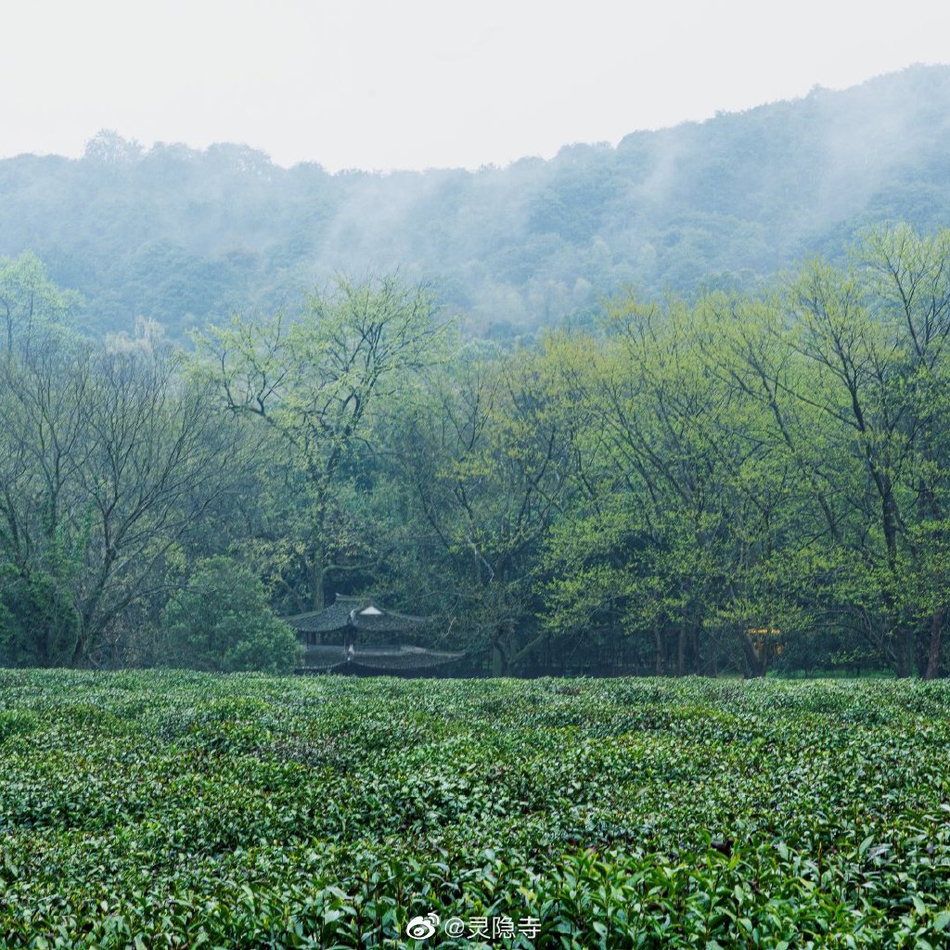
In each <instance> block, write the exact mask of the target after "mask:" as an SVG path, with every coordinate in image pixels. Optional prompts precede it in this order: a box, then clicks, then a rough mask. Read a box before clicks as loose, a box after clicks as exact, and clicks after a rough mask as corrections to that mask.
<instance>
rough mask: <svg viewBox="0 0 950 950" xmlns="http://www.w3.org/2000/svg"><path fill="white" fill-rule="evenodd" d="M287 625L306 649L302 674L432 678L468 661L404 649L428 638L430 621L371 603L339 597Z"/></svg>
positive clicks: (451, 655)
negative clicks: (419, 637) (416, 637)
mask: <svg viewBox="0 0 950 950" xmlns="http://www.w3.org/2000/svg"><path fill="white" fill-rule="evenodd" d="M284 620H285V621H286V623H288V624H290V626H291V627H293V628H294V629H295V630H296V631H297V636H298V637H299V639H300V643H301V645H302V646H303V648H304V658H303V664H302V666H301V667H300V670H299V672H302V673H308V672H309V673H322V672H327V673H344V674H347V675H351V676H430V675H432V674H434V673H436V672H438V671H439V670H440V668H442V667H447V666H448V665H449V664H452V663H455V662H456V661H458V660H460V659H461V658H462V657H463V656H464V655H465V654H464V653H450V652H446V651H442V650H429V649H426V648H425V647H417V646H412V645H409V644H406V643H404V642H403V639H404V638H405V637H407V636H411V635H413V634H417V633H422V632H424V630H425V627H426V625H427V624H428V622H429V621H428V618H426V617H416V616H413V615H411V614H402V613H397V612H396V611H394V610H385V609H384V608H382V607H379V606H377V605H376V604H375V603H374V602H373V600H372V599H370V598H368V597H346V596H344V595H342V594H337V595H336V600H335V601H334V602H333V603H332V604H331V605H330V606H329V607H326V608H325V609H323V610H316V611H313V612H311V613H305V614H297V615H296V616H293V617H285V618H284Z"/></svg>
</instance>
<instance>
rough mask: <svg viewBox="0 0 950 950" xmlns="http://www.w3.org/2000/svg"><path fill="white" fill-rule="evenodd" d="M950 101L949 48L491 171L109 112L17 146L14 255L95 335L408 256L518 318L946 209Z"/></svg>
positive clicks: (239, 302) (789, 254)
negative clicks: (331, 165)
mask: <svg viewBox="0 0 950 950" xmlns="http://www.w3.org/2000/svg"><path fill="white" fill-rule="evenodd" d="M948 117H950V67H945V66H931V67H913V68H910V69H907V70H904V71H903V72H900V73H896V74H893V75H889V76H885V77H881V78H878V79H875V80H872V81H870V82H867V83H865V84H864V85H862V86H859V87H856V88H853V89H849V90H847V91H844V92H830V91H827V90H823V89H815V90H814V91H813V92H812V93H811V94H810V95H808V96H807V97H805V98H804V99H801V100H797V101H793V102H781V103H775V104H772V105H767V106H762V107H760V108H756V109H752V110H750V111H748V112H744V113H741V114H723V115H720V116H717V117H716V118H714V119H711V120H709V121H706V122H702V123H687V124H683V125H680V126H677V127H675V128H671V129H666V130H663V131H658V132H637V133H634V134H631V135H629V136H627V137H626V138H625V139H624V140H623V141H621V142H620V143H619V145H618V146H617V147H616V148H614V147H611V146H608V145H573V146H568V147H565V148H564V149H563V150H562V151H561V152H560V154H559V155H558V156H557V157H556V158H554V159H553V160H551V161H542V160H541V159H533V158H526V159H523V160H521V161H519V162H515V163H514V164H512V165H510V166H508V167H506V168H494V167H488V168H483V169H481V170H479V171H477V172H474V173H472V172H467V171H463V170H458V169H456V170H451V169H441V170H439V169H433V170H430V171H426V172H422V173H416V172H412V173H410V172H394V173H391V174H385V175H381V174H371V173H366V172H359V171H353V172H344V173H340V174H335V175H330V174H328V173H326V172H325V171H324V170H323V169H322V168H321V167H320V166H319V165H315V164H301V165H297V166H294V167H293V168H289V169H285V168H281V167H278V166H276V165H274V164H272V163H271V161H270V160H269V159H268V157H267V156H266V155H265V154H263V153H261V152H256V151H253V150H251V149H249V148H247V147H244V146H240V145H215V146H212V147H211V148H208V149H207V150H205V151H195V150H192V149H190V148H187V147H185V146H183V145H176V144H158V145H155V146H153V147H151V148H149V149H147V150H146V149H144V148H141V147H139V146H138V145H137V144H136V143H134V142H129V141H125V140H123V139H122V138H121V137H120V136H119V135H117V134H116V133H107V132H106V133H100V134H99V135H98V136H96V137H95V138H94V139H92V140H91V141H90V143H89V145H88V148H87V150H86V154H85V156H84V157H83V158H82V159H81V160H69V159H65V158H59V157H55V156H46V157H37V156H31V155H22V156H19V157H18V158H13V159H6V160H3V161H0V219H2V224H3V226H2V228H0V255H3V256H6V257H11V258H16V257H18V256H19V255H20V254H22V253H24V252H27V251H31V252H33V253H34V254H36V255H37V257H38V258H39V259H40V260H41V261H42V262H43V263H44V264H45V265H46V267H47V268H48V272H49V275H50V277H51V279H52V280H53V281H54V282H55V283H56V284H58V285H59V286H61V287H69V288H71V289H73V290H75V291H77V292H78V293H79V294H80V295H81V296H82V298H83V299H84V301H85V307H84V310H83V312H82V315H81V324H82V325H83V326H85V327H87V328H89V329H91V330H92V331H93V332H94V333H96V334H98V335H103V334H105V333H107V332H113V333H114V332H131V331H132V328H133V326H134V324H135V321H136V319H138V318H143V319H145V320H155V321H158V322H159V323H161V324H162V325H163V326H164V327H165V329H166V331H167V333H168V335H169V336H170V337H172V338H173V339H183V338H184V336H185V331H186V330H188V329H190V328H192V327H196V326H197V327H201V326H204V325H205V324H206V323H208V322H219V323H220V322H222V321H225V320H226V319H227V318H228V317H229V316H230V315H231V313H233V312H235V311H241V312H249V311H251V310H255V309H256V310H260V311H261V312H273V311H275V310H276V309H279V308H282V307H283V308H286V307H293V306H297V305H298V304H299V301H301V300H302V299H303V298H304V294H305V293H306V291H308V290H309V289H311V288H312V287H314V286H324V285H325V284H326V282H327V281H328V280H329V279H331V278H332V277H333V275H335V274H338V273H348V274H352V275H355V276H357V277H365V276H369V275H371V274H380V273H391V272H393V271H395V270H396V269H398V270H399V272H400V273H401V275H402V276H403V277H404V278H405V279H407V280H409V281H411V282H415V281H425V282H429V283H431V284H432V285H433V287H434V288H435V290H436V292H437V295H438V298H439V300H440V302H441V303H442V304H444V305H445V306H446V307H448V308H449V309H450V310H452V311H454V312H456V313H458V314H460V315H463V317H464V318H465V320H466V323H467V325H468V326H469V328H470V329H471V330H472V331H473V332H475V333H476V334H478V335H486V334H491V335H495V336H499V337H504V336H507V335H519V334H524V333H526V332H528V333H532V332H534V331H535V330H536V328H537V327H539V326H542V325H545V324H551V323H557V322H561V321H563V320H565V319H571V320H572V321H573V322H574V323H575V324H577V323H581V324H582V323H583V322H584V321H585V320H587V319H588V318H589V317H590V315H591V314H592V313H593V312H595V311H596V310H597V309H598V306H599V301H600V300H602V299H603V298H604V297H607V296H610V295H612V294H614V293H617V292H618V291H620V290H622V289H623V288H624V287H626V286H630V285H634V286H637V287H638V288H639V289H640V291H641V292H642V293H644V294H645V295H647V296H657V295H661V294H663V293H665V292H667V291H668V290H673V291H676V292H680V293H693V292H694V291H695V289H696V288H697V287H700V286H704V287H707V288H715V287H719V288H725V289H754V288H755V287H756V286H757V285H758V284H759V283H760V282H761V281H763V280H767V279H769V278H770V277H771V275H773V274H775V273H776V272H778V271H781V270H782V269H784V268H786V267H789V266H792V265H794V263H795V262H796V261H798V260H800V259H802V258H803V257H804V256H807V254H809V253H813V252H814V251H816V250H818V251H820V252H822V253H823V254H824V255H825V256H826V257H829V258H834V257H836V256H837V255H840V253H841V248H842V247H843V246H844V245H845V244H846V243H847V242H848V241H850V240H851V239H852V238H853V237H854V236H855V235H856V234H857V233H858V232H859V231H860V229H861V228H862V227H863V226H865V225H866V224H868V223H870V222H875V221H881V220H895V221H896V220H901V221H907V222H909V223H911V224H913V225H915V226H917V227H919V228H922V229H924V230H932V229H933V228H934V227H937V226H940V225H941V224H943V223H945V222H946V221H947V218H948V211H950V207H948V206H950V196H948V192H947V181H948V179H950V159H948V158H947V156H948V155H950V148H948V138H950V118H948Z"/></svg>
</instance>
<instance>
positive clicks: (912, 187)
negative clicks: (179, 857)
mask: <svg viewBox="0 0 950 950" xmlns="http://www.w3.org/2000/svg"><path fill="white" fill-rule="evenodd" d="M948 99H950V69H948V68H943V67H940V68H938V67H931V68H926V69H925V68H915V69H910V70H906V71H905V72H903V73H900V74H897V75H894V76H890V77H884V78H882V79H879V80H875V81H873V82H871V83H867V84H865V85H864V86H862V87H859V88H857V89H854V90H850V91H848V92H845V93H829V92H824V91H821V90H816V91H815V92H813V93H812V94H811V95H809V96H808V97H807V98H805V99H803V100H801V101H798V102H793V103H782V104H777V105H773V106H765V107H762V108H760V109H756V110H752V111H751V112H749V113H746V114H743V115H735V116H720V117H718V118H716V119H714V120H711V121H709V122H707V123H703V124H701V125H685V126H680V127H678V128H676V129H671V130H667V131H665V132H660V133H642V134H636V135H633V136H630V137H628V138H627V139H625V140H624V141H623V142H622V143H621V144H620V146H619V147H617V148H616V149H614V148H610V147H606V146H603V147H600V146H573V147H570V148H566V149H564V150H563V151H562V152H561V154H560V155H559V156H558V157H557V158H556V159H555V160H553V161H551V162H542V161H540V160H524V161H522V162H518V163H515V164H514V165H512V166H511V167H509V168H506V169H484V170H482V171H479V172H477V173H468V172H464V171H432V172H426V173H421V174H399V173H397V174H392V175H386V176H379V175H369V174H365V173H352V174H341V175H335V176H331V175H328V174H326V173H324V172H323V171H322V170H321V169H320V168H319V167H317V166H296V167H295V168H292V169H286V170H285V169H280V168H277V167H275V166H273V165H272V164H271V163H270V162H269V161H268V160H267V158H266V156H263V155H261V154H260V153H256V152H253V151H250V150H248V149H245V148H242V147H238V146H215V147H213V148H210V149H208V150H207V151H205V152H200V153H199V152H194V151H191V150H189V149H187V148H184V147H183V146H155V147H153V148H151V149H149V150H147V151H146V150H143V149H141V148H139V147H138V146H137V145H135V143H130V142H126V141H124V140H122V139H121V138H120V137H118V136H117V135H114V134H111V133H103V134H100V135H99V136H97V137H96V138H95V139H93V140H92V141H91V142H90V145H89V148H88V150H87V154H86V156H85V158H83V159H82V160H80V161H68V160H65V159H59V158H36V157H30V156H21V157H20V158H17V159H11V160H7V161H5V162H0V209H2V213H3V216H4V223H5V227H4V229H3V230H2V233H0V242H2V243H0V250H2V251H3V253H4V254H6V255H7V256H5V257H3V258H2V259H0V663H3V664H6V665H39V666H58V665H74V666H87V665H92V666H117V665H134V664H142V665H154V664H158V665H167V664H172V665H184V666H188V665H194V666H199V667H202V668H215V669H245V668H248V667H253V666H254V665H255V663H256V662H257V661H256V660H255V659H254V658H255V657H258V658H259V659H260V663H259V664H258V665H259V666H260V667H261V668H266V669H270V670H281V669H289V668H290V667H292V665H293V661H294V657H293V650H292V643H291V640H290V639H289V632H288V630H287V628H286V627H285V626H284V625H282V624H280V623H277V622H275V621H274V619H273V615H276V616H288V615H292V614H297V613H300V612H302V611H305V610H316V609H319V608H321V607H322V606H323V605H324V604H325V603H329V602H331V601H332V598H333V596H334V595H335V594H337V593H343V594H369V593H372V594H373V595H374V596H375V597H377V598H379V599H380V600H381V601H383V602H385V603H386V605H387V606H388V607H391V608H393V609H396V610H403V611H406V612H409V613H412V614H421V615H425V616H427V617H430V618H433V621H434V622H433V623H432V624H430V625H429V626H427V627H426V628H425V631H424V632H422V633H420V634H419V637H420V641H419V642H420V645H426V646H433V647H438V648H443V649H451V650H458V651H464V652H465V660H464V664H463V668H464V669H465V670H466V671H468V672H473V673H493V674H496V675H508V674H514V675H523V674H528V675H530V674H536V673H568V674H574V673H610V672H618V671H622V672H636V673H651V674H658V675H666V674H677V675H683V674H688V673H698V674H706V675H715V674H717V673H720V672H727V671H728V672H735V671H737V672H740V673H742V674H744V675H746V676H761V675H764V674H765V673H767V672H769V671H772V670H780V671H786V672H796V671H804V672H814V671H818V670H836V669H846V670H854V669H868V670H870V669H874V670H889V671H891V672H893V673H895V674H897V675H900V676H909V675H913V674H918V675H921V676H923V677H925V678H934V677H936V676H939V675H942V674H943V673H944V672H945V671H946V669H947V661H948V656H947V652H948V647H947V644H946V638H945V637H944V636H943V634H944V629H945V626H946V622H947V616H948V610H950V603H948V601H947V596H948V595H947V590H948V589H950V549H948V548H950V521H948V514H947V511H948V504H950V497H948V491H950V436H948V432H950V402H948V396H947V393H948V392H950V386H948V383H950V231H948V230H946V229H945V228H943V227H942V225H944V224H946V222H947V220H948V218H947V214H946V211H947V203H948V201H950V195H948V194H947V185H946V182H947V181H948V180H950V177H948V175H947V172H948V171H950V166H948V165H947V161H948V160H947V158H946V155H947V154H950V152H948V150H947V148H946V144H947V142H946V139H947V130H946V126H947V122H948V120H947V119H946V118H945V117H946V116H947V115H950V110H948V109H947V106H948V105H950V101H948ZM897 222H900V223H897ZM242 604H243V605H244V606H243V607H241V606H240V605H242ZM229 611H230V612H229ZM241 611H244V613H246V614H247V616H246V618H245V619H244V620H242V616H243V614H242V613H241ZM219 613H220V616H219ZM242 638H243V639H242Z"/></svg>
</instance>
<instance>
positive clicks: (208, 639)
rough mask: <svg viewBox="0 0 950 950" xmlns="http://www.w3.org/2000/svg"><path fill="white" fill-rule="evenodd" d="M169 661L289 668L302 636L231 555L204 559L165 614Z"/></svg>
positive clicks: (207, 666)
mask: <svg viewBox="0 0 950 950" xmlns="http://www.w3.org/2000/svg"><path fill="white" fill-rule="evenodd" d="M162 626H163V627H164V630H165V650H166V651H167V653H166V657H165V659H166V662H167V663H168V664H169V665H171V666H178V667H188V668H191V669H198V670H215V671H220V672H227V673H231V672H234V671H236V670H260V671H263V672H267V673H286V672H289V671H290V670H292V669H293V667H294V666H295V665H296V663H297V654H298V647H297V638H296V635H295V634H294V632H293V630H292V629H291V628H290V627H288V626H287V624H285V623H283V622H282V621H280V620H278V619H277V618H276V617H274V615H273V614H272V613H271V611H270V608H269V607H268V606H267V595H266V592H265V591H264V586H263V584H262V583H261V581H260V578H259V577H257V575H256V574H254V572H253V571H251V570H250V569H249V568H247V567H244V566H243V565H240V564H237V563H236V562H234V561H232V560H230V559H229V558H226V557H214V558H209V559H208V560H205V561H201V562H199V563H198V564H197V565H196V566H195V572H194V574H193V575H192V577H191V579H190V580H189V582H188V586H187V587H186V588H185V589H184V590H182V591H181V592H180V593H178V594H176V595H175V596H174V597H173V598H172V599H171V601H169V603H168V606H167V607H166V608H165V610H164V612H163V615H162Z"/></svg>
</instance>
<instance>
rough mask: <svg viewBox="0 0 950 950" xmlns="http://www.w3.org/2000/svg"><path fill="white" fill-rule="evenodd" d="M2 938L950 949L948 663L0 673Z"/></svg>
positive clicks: (96, 943) (58, 942)
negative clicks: (931, 673)
mask: <svg viewBox="0 0 950 950" xmlns="http://www.w3.org/2000/svg"><path fill="white" fill-rule="evenodd" d="M428 915H437V917H438V923H436V921H435V917H432V916H428ZM430 931H431V935H430V936H428V937H426V936H425V934H426V933H429V932H430ZM411 934H417V935H418V936H417V937H413V936H411ZM0 935H2V936H0V945H2V946H3V947H36V948H40V947H44V948H45V947H50V948H52V947H104V948H125V947H136V948H142V947H155V948H158V947H189V948H198V947H209V948H211V947H221V948H232V947H247V948H251V947H254V948H258V947H275V948H276V947H294V948H296V947H327V948H329V947H399V948H412V947H417V948H422V947H435V946H438V947H477V946H511V947H545V948H547V947H557V948H561V947H563V948H575V947H576V948H597V947H604V948H608V947H610V948H614V947H616V948H620V947H663V948H667V947H711V948H715V947H722V948H732V947H770V948H782V947H786V948H790V947H795V948H805V947H882V946H887V947H908V948H910V947H920V948H927V947H928V946H929V947H942V946H948V945H950V683H947V682H932V683H919V682H911V681H900V682H899V681H867V682H842V681H822V682H794V683H792V682H772V681H755V682H749V683H743V682H738V681H723V680H699V679H689V680H681V681H666V680H574V681H556V680H537V681H531V682H526V681H484V680H483V681H447V680H442V681H408V682H406V681H397V680H386V679H381V680H352V679H338V678H333V677H320V678H312V679H308V678H297V679H276V678H267V677H263V676H253V675H233V676H230V677H225V676H220V677H216V676H211V675H203V674H197V673H184V672H175V673H161V672H129V673H110V674H102V673H98V674H97V673H84V672H66V671H56V672H52V671H51V672H32V671H30V672H24V671H6V672H2V673H0Z"/></svg>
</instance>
